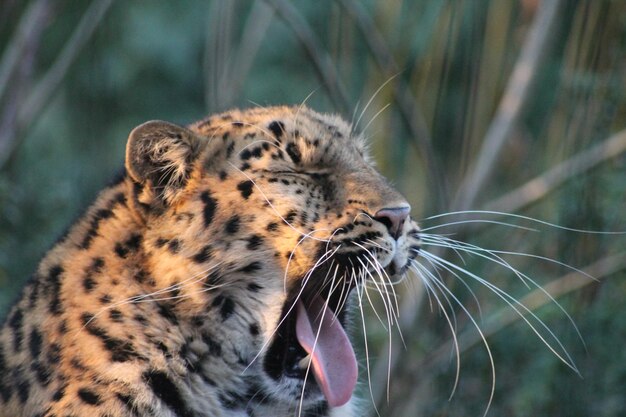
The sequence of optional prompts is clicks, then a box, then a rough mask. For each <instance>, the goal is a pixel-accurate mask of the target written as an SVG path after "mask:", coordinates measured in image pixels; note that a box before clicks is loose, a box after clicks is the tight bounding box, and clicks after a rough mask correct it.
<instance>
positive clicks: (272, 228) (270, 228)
mask: <svg viewBox="0 0 626 417" xmlns="http://www.w3.org/2000/svg"><path fill="white" fill-rule="evenodd" d="M265 229H266V230H267V231H268V232H275V231H276V230H278V223H275V222H272V223H269V224H268V225H267V227H266V228H265Z"/></svg>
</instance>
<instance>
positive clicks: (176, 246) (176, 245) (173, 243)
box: [167, 239, 180, 254]
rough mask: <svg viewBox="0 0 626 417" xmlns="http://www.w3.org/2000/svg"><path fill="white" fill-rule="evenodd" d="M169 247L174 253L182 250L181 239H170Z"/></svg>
mask: <svg viewBox="0 0 626 417" xmlns="http://www.w3.org/2000/svg"><path fill="white" fill-rule="evenodd" d="M167 249H168V250H169V251H170V253H173V254H176V253H178V252H180V240H178V239H172V240H170V242H169V243H168V244H167Z"/></svg>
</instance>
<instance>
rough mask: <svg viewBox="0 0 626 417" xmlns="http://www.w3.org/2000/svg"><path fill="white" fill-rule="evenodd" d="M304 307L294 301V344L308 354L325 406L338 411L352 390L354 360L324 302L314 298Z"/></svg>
mask: <svg viewBox="0 0 626 417" xmlns="http://www.w3.org/2000/svg"><path fill="white" fill-rule="evenodd" d="M307 307H308V308H305V306H304V304H303V303H302V302H301V301H298V307H297V308H298V312H297V313H298V314H297V320H296V335H297V337H298V342H300V345H301V346H302V347H303V348H304V350H305V351H306V352H307V353H309V354H311V367H312V369H313V374H314V375H315V379H316V380H317V383H318V385H319V386H320V388H321V389H322V392H323V393H324V396H325V397H326V401H328V405H330V406H331V407H339V406H341V405H344V404H345V403H347V402H348V400H350V397H351V396H352V391H354V387H355V386H356V380H357V376H358V369H357V364H356V357H355V356H354V351H353V350H352V345H351V344H350V341H349V340H348V336H347V335H346V332H345V331H344V330H343V327H342V326H341V323H339V320H338V319H337V316H335V313H333V311H332V310H331V309H330V308H328V307H327V306H326V302H325V301H324V300H322V299H321V298H320V297H315V298H314V299H313V300H312V301H311V303H310V304H308V303H307ZM316 338H317V342H316Z"/></svg>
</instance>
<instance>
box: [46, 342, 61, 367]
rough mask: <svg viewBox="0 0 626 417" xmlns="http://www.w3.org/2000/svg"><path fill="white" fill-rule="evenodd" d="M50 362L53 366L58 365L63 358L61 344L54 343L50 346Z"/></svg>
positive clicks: (48, 357)
mask: <svg viewBox="0 0 626 417" xmlns="http://www.w3.org/2000/svg"><path fill="white" fill-rule="evenodd" d="M46 359H47V360H48V363H49V364H50V365H52V366H56V365H57V364H58V363H59V361H60V360H61V346H59V345H58V344H57V343H52V344H51V345H50V346H49V347H48V354H47V355H46Z"/></svg>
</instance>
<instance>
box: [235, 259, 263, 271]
mask: <svg viewBox="0 0 626 417" xmlns="http://www.w3.org/2000/svg"><path fill="white" fill-rule="evenodd" d="M262 266H263V264H262V263H261V262H259V261H254V262H251V263H249V264H248V265H246V266H244V267H243V268H240V269H238V271H240V272H246V273H250V272H255V271H258V270H259V269H261V267H262Z"/></svg>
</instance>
